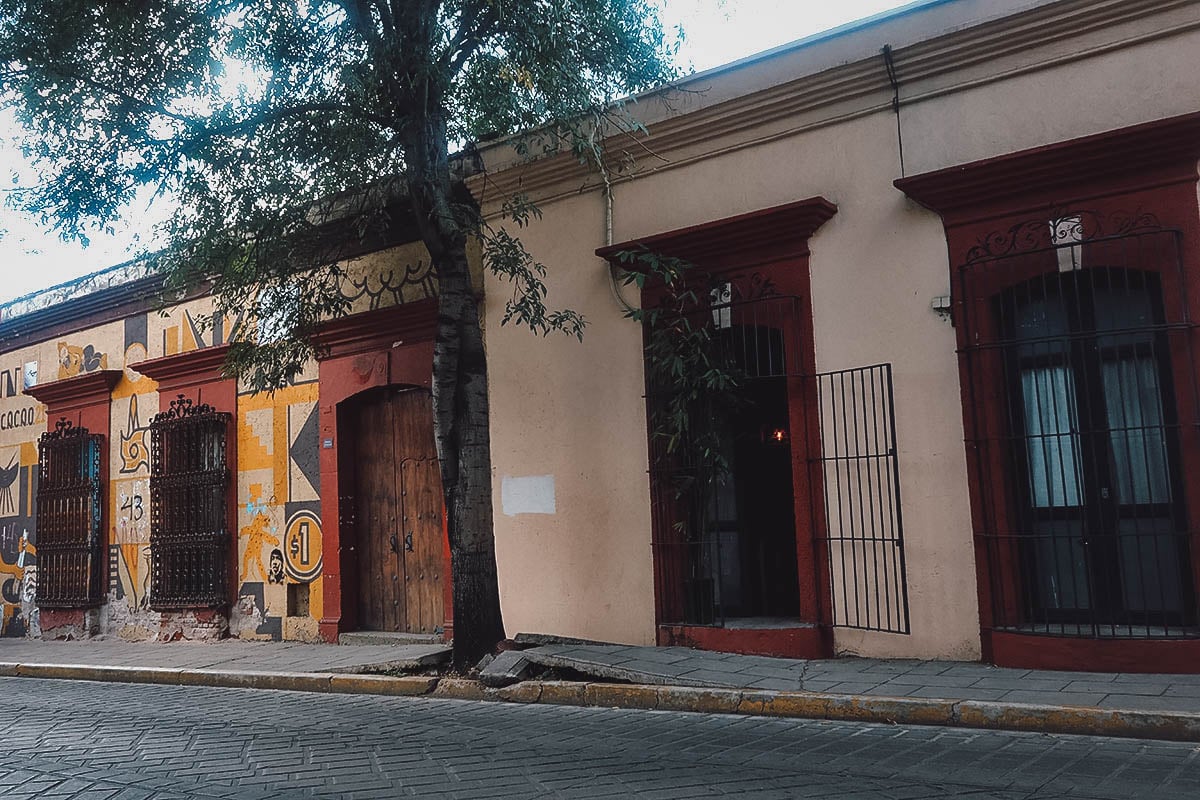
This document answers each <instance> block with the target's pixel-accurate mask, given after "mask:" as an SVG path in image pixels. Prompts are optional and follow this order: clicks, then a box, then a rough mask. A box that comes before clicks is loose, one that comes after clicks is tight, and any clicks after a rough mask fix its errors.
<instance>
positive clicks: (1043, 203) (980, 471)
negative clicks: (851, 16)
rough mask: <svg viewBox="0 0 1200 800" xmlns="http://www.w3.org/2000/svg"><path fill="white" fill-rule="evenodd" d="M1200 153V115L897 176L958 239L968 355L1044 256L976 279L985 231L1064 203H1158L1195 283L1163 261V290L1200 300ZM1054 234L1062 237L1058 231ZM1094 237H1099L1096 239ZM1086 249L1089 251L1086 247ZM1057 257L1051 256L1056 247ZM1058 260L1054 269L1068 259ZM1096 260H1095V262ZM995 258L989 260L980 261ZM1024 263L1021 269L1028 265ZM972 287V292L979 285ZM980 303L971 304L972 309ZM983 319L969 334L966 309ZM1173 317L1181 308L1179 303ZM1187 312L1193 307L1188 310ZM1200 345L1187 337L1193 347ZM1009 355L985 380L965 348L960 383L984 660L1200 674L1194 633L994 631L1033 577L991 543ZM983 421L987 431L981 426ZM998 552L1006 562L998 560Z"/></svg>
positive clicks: (1182, 366)
mask: <svg viewBox="0 0 1200 800" xmlns="http://www.w3.org/2000/svg"><path fill="white" fill-rule="evenodd" d="M1198 159H1200V113H1198V114H1189V115H1186V116H1182V117H1175V118H1172V119H1167V120H1160V121H1157V122H1152V123H1148V124H1145V125H1138V126H1134V127H1131V128H1125V129H1122V130H1118V131H1110V132H1107V133H1103V134H1099V135H1096V136H1089V137H1084V138H1081V139H1076V140H1072V141H1067V142H1061V143H1057V144H1053V145H1049V146H1046V147H1040V148H1036V149H1032V150H1027V151H1022V152H1019V153H1013V154H1010V155H1006V156H1001V157H999V158H994V159H987V160H984V161H978V162H974V163H971V164H966V165H963V166H960V167H954V168H951V169H945V170H939V171H937V172H931V173H927V174H925V175H918V176H914V177H911V178H905V179H902V180H899V181H896V186H897V187H899V188H900V189H902V190H903V191H905V192H906V193H908V194H909V196H910V197H913V198H914V199H916V200H918V201H919V202H921V203H923V204H924V205H926V206H928V207H930V208H932V209H934V210H935V211H938V212H939V213H941V214H942V217H943V221H944V225H945V230H946V239H947V245H948V249H949V255H950V259H949V266H950V273H951V274H950V277H951V283H952V292H953V294H954V314H955V318H956V320H958V321H959V324H958V326H957V337H958V347H959V352H960V353H964V351H965V350H966V349H967V348H969V347H971V345H972V344H974V343H973V342H969V341H967V337H968V336H969V335H971V334H975V335H980V334H982V335H983V336H984V338H987V335H988V332H989V330H990V327H991V326H992V325H993V322H992V320H991V317H990V316H989V314H990V305H989V303H990V301H991V298H992V297H994V296H995V294H996V293H997V292H1000V291H1002V290H1003V289H1004V288H1006V287H1007V286H1011V285H1013V284H1015V283H1017V282H1019V281H1021V280H1024V279H1027V278H1029V277H1031V276H1032V273H1031V270H1033V269H1034V267H1032V266H1030V265H1026V267H1025V268H1024V269H1018V268H1017V267H1015V266H1014V265H1013V263H1010V262H1001V263H1000V264H997V265H996V269H995V271H994V272H991V273H986V272H985V273H984V274H983V275H982V276H981V277H978V278H972V281H971V283H970V285H969V287H968V286H965V285H964V283H963V280H962V278H961V276H960V275H959V274H958V265H960V264H962V263H964V261H966V260H967V254H968V252H969V251H971V249H972V248H973V247H977V246H979V245H980V243H981V242H985V241H988V239H989V237H990V236H992V235H994V234H996V233H1000V234H1001V235H1008V232H1009V231H1011V230H1012V229H1013V226H1015V225H1017V224H1020V223H1024V222H1027V221H1029V220H1031V219H1038V218H1044V219H1045V220H1046V232H1045V237H1046V239H1047V240H1048V239H1049V220H1050V219H1051V218H1052V217H1053V216H1055V215H1060V214H1064V213H1066V214H1069V213H1073V212H1081V211H1088V212H1095V213H1096V214H1099V215H1103V216H1104V217H1105V218H1108V219H1115V218H1120V217H1122V216H1124V217H1126V218H1128V216H1129V215H1141V214H1149V215H1153V216H1154V217H1155V218H1157V221H1158V222H1159V224H1161V226H1162V227H1163V228H1164V229H1173V230H1177V231H1179V232H1180V235H1181V238H1180V241H1181V248H1182V249H1181V253H1180V256H1181V258H1182V263H1183V265H1184V275H1183V280H1182V285H1181V283H1180V280H1179V279H1178V276H1177V275H1175V276H1174V277H1173V276H1172V274H1171V268H1170V265H1163V264H1151V263H1148V264H1146V265H1145V267H1144V268H1145V269H1148V270H1152V271H1158V272H1159V274H1160V277H1161V279H1162V286H1163V296H1164V301H1165V302H1166V303H1167V304H1168V307H1169V306H1170V304H1171V303H1172V302H1182V300H1183V298H1188V303H1189V304H1190V306H1191V308H1192V309H1198V308H1200V269H1197V267H1196V265H1200V203H1198V200H1197V193H1196V183H1197V178H1198V173H1197V160H1198ZM1044 244H1049V242H1048V241H1046V242H1044ZM1085 246H1086V245H1085ZM1085 257H1086V256H1085ZM1047 258H1052V256H1047ZM1055 268H1056V267H1055V265H1054V264H1049V263H1048V264H1047V265H1046V269H1047V271H1049V270H1053V269H1055ZM1084 268H1087V264H1086V263H1085V264H1084ZM974 269H977V270H978V269H983V270H985V271H986V269H987V267H986V266H983V267H978V266H977V267H975V268H974ZM1017 273H1020V274H1017ZM968 291H969V292H970V295H969V296H968V294H967V292H968ZM968 309H970V311H969V312H968ZM964 313H970V314H971V315H972V316H971V319H972V320H974V321H975V322H976V323H977V324H976V326H975V327H974V328H973V330H972V331H970V332H968V330H967V328H966V326H965V325H963V324H962V322H961V321H962V320H963V319H964V317H963V314H964ZM1168 314H1171V312H1170V311H1169V310H1168ZM1172 316H1175V317H1179V316H1181V314H1180V312H1176V313H1175V314H1174V315H1172ZM1188 336H1189V337H1190V338H1191V342H1192V343H1191V345H1190V349H1189V350H1188V352H1190V353H1197V346H1198V345H1200V334H1198V333H1197V332H1196V331H1191V332H1190V333H1189V334H1188ZM1183 349H1187V348H1183ZM1194 357H1195V358H1196V359H1197V363H1195V364H1193V363H1191V362H1189V360H1188V356H1187V355H1186V354H1185V353H1182V352H1181V353H1175V354H1173V356H1172V360H1173V364H1174V368H1175V370H1176V372H1177V380H1176V392H1177V395H1178V398H1177V400H1178V402H1177V405H1178V407H1179V414H1180V423H1181V424H1180V429H1181V431H1182V433H1181V436H1180V451H1181V465H1180V466H1181V471H1182V472H1183V473H1184V474H1194V473H1195V472H1196V471H1197V470H1200V438H1198V437H1197V436H1196V434H1195V432H1194V431H1195V428H1196V425H1197V424H1200V409H1197V408H1195V404H1194V403H1193V402H1192V401H1191V399H1190V398H1188V397H1186V396H1185V394H1186V393H1187V392H1188V391H1190V386H1189V385H1186V383H1185V382H1184V381H1182V380H1178V378H1179V377H1180V376H1182V375H1184V374H1187V373H1189V372H1193V371H1196V370H1200V354H1197V355H1195V356H1194ZM998 358H1000V355H999V354H998V353H980V354H978V355H977V359H978V360H977V363H976V364H975V366H976V373H975V375H974V380H972V377H971V374H970V372H969V370H968V364H967V360H966V356H965V355H962V356H960V362H959V367H960V391H961V398H962V409H963V425H964V430H965V431H966V433H967V437H966V438H967V445H966V451H967V466H968V472H967V486H968V490H969V494H970V502H971V517H972V527H973V530H974V534H975V536H974V543H975V558H976V577H977V585H978V598H979V615H980V638H981V646H982V654H983V659H984V660H985V661H991V662H992V663H996V664H1002V665H1004V666H1020V667H1033V668H1048V669H1104V670H1110V669H1121V670H1125V671H1136V672H1150V671H1154V672H1173V671H1183V672H1194V671H1200V658H1197V656H1198V655H1200V642H1197V641H1194V640H1169V639H1165V640H1133V639H1091V638H1068V637H1046V636H1035V635H1029V634H1022V633H1017V632H1013V631H1011V630H1003V631H998V630H993V627H994V626H995V624H996V620H995V615H994V606H996V605H998V606H1000V607H1001V608H1003V609H1004V611H1005V613H1006V616H1008V617H1009V618H1010V619H1011V618H1014V614H1015V613H1016V611H1017V610H1018V609H1019V598H1020V596H1021V594H1020V592H1021V584H1020V581H1021V575H1020V571H1019V569H1018V563H1019V562H1018V560H1017V557H1016V556H1015V554H1013V553H1012V552H1010V551H1009V549H1008V548H1005V547H1003V546H1002V541H1003V540H999V539H997V540H996V543H995V546H994V551H995V552H994V553H992V552H989V549H988V542H989V537H988V535H987V534H988V533H989V532H991V531H1005V530H1008V529H1009V527H1010V526H1009V525H1008V522H1007V518H1008V516H1009V515H1010V514H1011V509H1009V508H1008V507H1007V505H1006V503H1007V502H1008V500H1007V498H1009V497H1011V496H1012V492H1011V490H1010V489H1011V487H1010V483H1011V480H1012V479H1011V478H1010V477H1009V476H1008V474H1007V464H1008V463H1009V461H1010V459H1009V458H1008V456H1009V454H1007V453H1005V452H1001V451H1000V449H999V444H998V442H999V441H1001V440H1002V439H1003V438H1004V437H1003V436H1000V435H998V433H997V432H998V431H1005V430H1007V427H1006V426H1007V422H1006V405H1005V402H1006V401H1005V393H1006V391H1007V387H1005V386H1003V385H1002V384H1001V381H1002V379H1001V377H1000V376H1001V375H1002V374H1003V365H1002V364H1000V363H998V362H997V359H998ZM976 431H981V432H982V433H981V434H980V436H979V437H977V436H976V435H975V433H974V432H976ZM976 438H987V439H989V440H992V441H993V446H992V448H991V450H992V452H984V451H983V450H982V449H981V448H978V447H976V446H974V444H973V441H972V440H973V439H976ZM1193 484H1195V482H1194V481H1193V482H1190V483H1187V484H1186V485H1187V486H1188V493H1187V497H1186V499H1185V500H1186V506H1187V513H1188V517H1189V523H1188V524H1189V527H1190V529H1191V530H1193V531H1198V530H1200V487H1197V486H1195V485H1193ZM1191 555H1192V562H1193V563H1192V571H1193V575H1194V576H1195V578H1194V581H1195V585H1196V587H1197V588H1200V536H1196V537H1194V538H1193V541H1192V542H1191ZM993 558H994V561H993Z"/></svg>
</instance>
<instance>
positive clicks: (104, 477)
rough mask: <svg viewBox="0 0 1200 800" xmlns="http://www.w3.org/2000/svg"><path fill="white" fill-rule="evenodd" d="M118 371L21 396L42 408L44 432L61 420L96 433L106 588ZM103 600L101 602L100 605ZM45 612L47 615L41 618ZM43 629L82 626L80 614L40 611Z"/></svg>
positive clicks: (57, 383) (33, 388) (103, 582)
mask: <svg viewBox="0 0 1200 800" xmlns="http://www.w3.org/2000/svg"><path fill="white" fill-rule="evenodd" d="M121 375H122V370H119V369H102V370H97V371H95V372H89V373H87V374H85V375H79V376H76V377H74V378H65V379H63V380H59V381H52V382H50V383H43V384H41V385H38V386H31V387H29V388H28V389H25V394H27V395H29V396H30V397H32V398H34V399H35V400H37V401H38V402H40V403H42V404H44V405H45V406H46V430H47V431H53V430H54V429H55V426H56V425H57V424H58V421H59V420H60V419H65V420H67V421H68V422H70V423H71V424H72V425H73V426H75V427H77V428H86V429H87V430H88V432H89V433H93V434H99V435H100V436H101V437H102V439H101V444H100V447H101V452H102V453H103V455H102V457H101V459H100V485H101V486H102V487H103V490H102V500H101V503H100V530H102V531H104V532H105V533H104V551H103V552H102V553H101V554H100V558H101V559H102V560H101V565H100V581H101V585H102V586H108V581H109V575H108V548H109V546H110V545H112V544H113V542H112V541H110V539H109V533H110V531H109V525H108V520H109V508H108V506H109V502H108V469H109V466H108V462H109V455H110V454H109V451H108V443H109V438H110V437H109V429H110V427H111V425H112V416H111V407H112V390H113V387H114V386H116V385H117V382H118V381H119V380H120V379H121ZM104 602H105V601H104V599H101V604H103V603H104ZM47 611H49V612H51V613H50V616H48V617H47V616H44V615H45V614H46V612H47ZM41 613H42V614H43V619H45V620H46V622H47V624H45V625H44V626H43V628H44V629H45V630H47V632H49V631H50V629H52V628H54V627H57V626H61V625H68V624H69V625H80V626H82V625H83V623H84V614H83V612H82V611H78V612H76V611H75V610H73V609H71V610H68V609H63V610H60V611H59V612H57V613H56V612H55V611H54V610H53V609H44V610H43V611H42V612H41Z"/></svg>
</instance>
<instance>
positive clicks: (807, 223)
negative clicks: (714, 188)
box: [596, 197, 837, 270]
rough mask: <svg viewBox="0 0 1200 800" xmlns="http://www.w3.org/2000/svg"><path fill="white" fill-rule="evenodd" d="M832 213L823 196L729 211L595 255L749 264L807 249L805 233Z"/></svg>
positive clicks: (613, 258)
mask: <svg viewBox="0 0 1200 800" xmlns="http://www.w3.org/2000/svg"><path fill="white" fill-rule="evenodd" d="M836 213H837V206H836V205H834V204H833V203H831V202H829V201H828V200H826V199H825V198H824V197H810V198H809V199H807V200H800V201H798V202H795V203H788V204H786V205H782V206H775V207H773V208H765V209H760V210H758V211H751V212H749V213H747V214H739V215H738V216H735V217H727V218H726V219H721V220H716V221H713V222H705V223H702V224H700V225H692V226H690V227H687V228H679V229H678V230H674V231H669V232H667V233H660V234H656V235H654V236H646V237H643V238H641V239H630V240H629V241H627V242H621V243H620V244H614V245H609V246H608V247H601V248H600V249H598V250H597V251H596V255H598V256H600V257H601V258H604V259H607V260H608V261H610V262H611V263H612V264H613V265H614V266H619V267H626V266H628V265H627V264H624V263H622V262H621V261H620V259H619V258H618V256H619V254H620V253H622V252H625V251H637V250H650V251H652V252H654V253H657V254H659V255H664V256H672V257H674V258H680V259H683V260H685V261H691V262H693V263H696V264H701V265H703V266H705V267H706V268H708V269H710V270H711V269H714V268H724V269H732V268H736V267H749V266H754V265H756V264H761V263H765V262H768V261H772V260H776V259H779V258H796V257H798V256H807V255H808V239H809V237H810V236H812V235H813V234H814V233H816V231H817V229H818V228H820V227H821V226H822V225H824V224H825V223H826V222H828V221H829V219H830V218H832V217H833V215H834V214H836Z"/></svg>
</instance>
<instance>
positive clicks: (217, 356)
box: [129, 344, 234, 406]
mask: <svg viewBox="0 0 1200 800" xmlns="http://www.w3.org/2000/svg"><path fill="white" fill-rule="evenodd" d="M228 355H229V345H227V344H223V345H219V346H217V347H201V348H198V349H196V350H189V351H187V352H186V353H176V354H175V355H171V356H163V357H161V358H150V359H146V360H145V361H139V362H137V363H136V364H130V365H129V368H130V369H132V370H133V371H135V372H137V373H140V374H142V375H145V376H146V377H148V378H153V379H154V380H155V381H157V383H158V391H159V393H160V395H170V394H171V393H172V392H175V391H178V390H179V389H183V388H187V387H189V386H198V385H204V384H213V383H218V382H220V381H229V382H231V383H233V382H234V381H233V379H232V378H230V377H229V376H227V375H226V374H225V359H226V358H227V357H228ZM193 399H194V400H196V402H208V401H204V400H201V399H200V398H193ZM209 404H210V405H214V406H215V405H216V404H215V403H209Z"/></svg>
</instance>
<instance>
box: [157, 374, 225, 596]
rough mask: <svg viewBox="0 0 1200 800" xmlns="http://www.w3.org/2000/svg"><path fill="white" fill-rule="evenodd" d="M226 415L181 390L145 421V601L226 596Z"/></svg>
mask: <svg viewBox="0 0 1200 800" xmlns="http://www.w3.org/2000/svg"><path fill="white" fill-rule="evenodd" d="M229 420H230V415H229V414H227V413H224V412H219V411H216V410H214V409H213V408H211V407H210V406H208V405H196V404H193V403H192V401H191V400H190V399H188V398H186V397H184V396H183V395H180V396H179V397H178V398H177V399H175V400H172V401H171V406H170V408H169V409H168V410H167V411H164V412H162V413H161V414H159V415H158V416H156V417H155V418H154V420H153V422H152V423H151V424H150V560H151V568H150V576H151V578H150V607H151V608H153V609H156V610H163V611H165V610H172V609H181V608H214V607H217V606H221V605H224V604H225V603H226V602H227V599H228V593H227V590H226V588H227V581H226V563H227V552H228V549H229V542H230V532H229V514H228V505H227V492H228V491H229V467H228V464H227V461H226V439H227V436H228V431H229Z"/></svg>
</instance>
